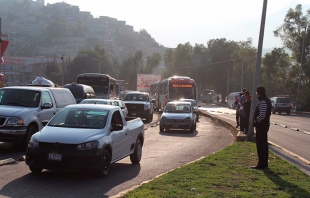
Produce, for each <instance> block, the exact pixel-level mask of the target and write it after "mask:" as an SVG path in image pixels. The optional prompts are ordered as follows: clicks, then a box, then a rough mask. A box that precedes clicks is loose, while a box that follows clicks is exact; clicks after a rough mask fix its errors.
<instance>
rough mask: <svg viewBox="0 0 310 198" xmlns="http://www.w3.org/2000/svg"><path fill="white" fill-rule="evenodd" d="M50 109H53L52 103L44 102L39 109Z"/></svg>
mask: <svg viewBox="0 0 310 198" xmlns="http://www.w3.org/2000/svg"><path fill="white" fill-rule="evenodd" d="M52 107H53V105H52V103H50V102H46V103H44V104H43V105H42V106H41V109H50V108H52Z"/></svg>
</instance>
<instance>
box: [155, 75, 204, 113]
mask: <svg viewBox="0 0 310 198" xmlns="http://www.w3.org/2000/svg"><path fill="white" fill-rule="evenodd" d="M197 88H198V87H197V85H196V82H195V81H194V79H192V78H190V77H187V76H172V77H169V78H166V79H164V80H162V81H160V82H159V85H158V97H157V99H156V100H158V106H159V108H160V109H164V108H165V106H166V104H167V103H168V102H170V101H173V100H179V99H181V98H186V99H194V100H197V96H198V92H197Z"/></svg>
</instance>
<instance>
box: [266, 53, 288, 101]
mask: <svg viewBox="0 0 310 198" xmlns="http://www.w3.org/2000/svg"><path fill="white" fill-rule="evenodd" d="M262 63H263V67H262V80H263V84H264V86H265V87H268V88H269V89H267V95H279V94H285V95H289V92H288V91H289V90H288V89H287V86H288V85H289V84H290V82H289V80H288V79H289V78H288V74H289V72H290V70H291V62H290V57H289V55H288V54H287V53H286V52H285V50H284V48H274V49H273V50H272V51H271V53H267V54H266V55H265V57H264V58H263V61H262Z"/></svg>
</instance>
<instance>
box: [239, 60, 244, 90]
mask: <svg viewBox="0 0 310 198" xmlns="http://www.w3.org/2000/svg"><path fill="white" fill-rule="evenodd" d="M243 60H244V59H242V71H241V88H240V90H242V89H243V62H244V61H243Z"/></svg>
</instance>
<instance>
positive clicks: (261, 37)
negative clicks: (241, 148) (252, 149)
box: [246, 0, 267, 140]
mask: <svg viewBox="0 0 310 198" xmlns="http://www.w3.org/2000/svg"><path fill="white" fill-rule="evenodd" d="M266 11H267V0H264V3H263V10H262V18H261V23H260V32H259V40H258V48H257V55H256V67H255V75H254V81H253V89H252V96H253V97H252V102H251V110H250V120H249V128H248V129H246V130H248V133H247V140H250V139H252V136H253V135H254V127H253V118H254V112H255V107H256V104H257V102H258V98H257V97H255V95H256V87H257V86H258V84H259V81H260V70H261V62H262V48H263V41H264V32H265V21H266Z"/></svg>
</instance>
